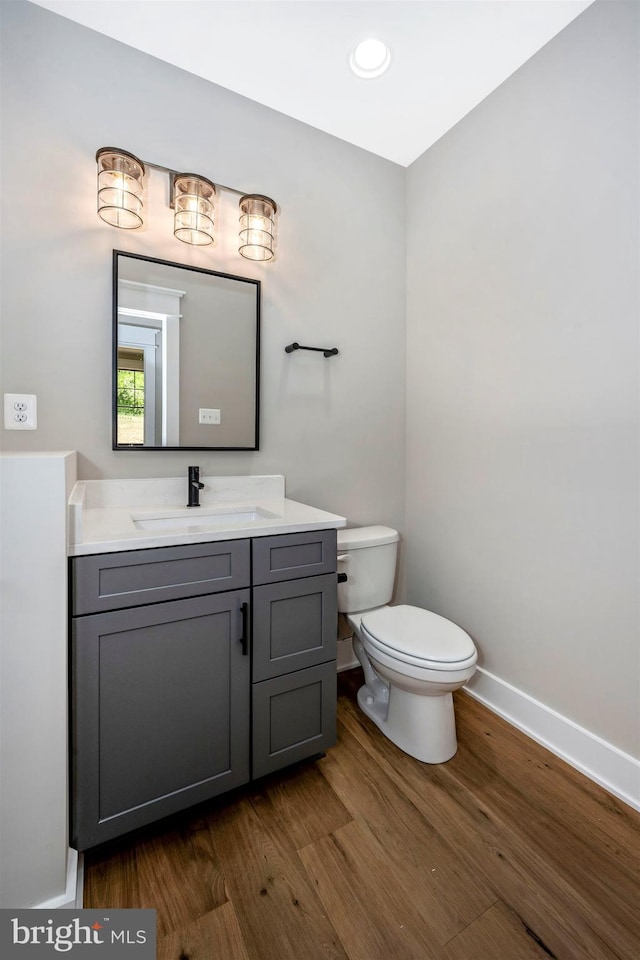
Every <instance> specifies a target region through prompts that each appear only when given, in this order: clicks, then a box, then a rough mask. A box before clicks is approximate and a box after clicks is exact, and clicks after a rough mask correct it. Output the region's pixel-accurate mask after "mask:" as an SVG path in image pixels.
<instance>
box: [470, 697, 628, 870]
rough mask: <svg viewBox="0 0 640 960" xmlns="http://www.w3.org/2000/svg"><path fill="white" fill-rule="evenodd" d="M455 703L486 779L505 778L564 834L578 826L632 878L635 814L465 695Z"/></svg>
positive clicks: (586, 839)
mask: <svg viewBox="0 0 640 960" xmlns="http://www.w3.org/2000/svg"><path fill="white" fill-rule="evenodd" d="M454 699H455V708H456V720H457V726H458V731H459V734H460V740H461V743H462V745H463V747H472V746H473V747H475V750H476V752H477V753H480V754H481V755H482V758H483V762H484V764H485V766H486V767H487V772H488V776H491V777H493V776H494V775H495V774H500V775H501V776H504V775H507V776H508V777H509V778H510V779H511V781H512V782H514V783H518V784H520V785H521V786H522V787H523V793H524V794H525V796H529V797H530V798H531V802H532V804H535V808H536V809H538V808H540V807H544V809H546V810H553V811H554V813H555V816H556V818H557V819H558V820H559V821H560V822H562V823H563V824H564V826H565V827H566V828H567V829H568V830H569V831H575V826H576V823H580V831H581V836H582V838H583V839H584V840H585V841H587V842H588V843H590V844H593V845H594V847H597V849H598V850H602V852H603V853H606V851H607V850H608V851H609V852H610V854H611V857H612V858H613V859H615V860H616V861H618V862H619V863H620V864H625V865H626V866H627V867H628V869H629V870H631V871H632V872H637V869H638V859H639V851H640V814H638V813H637V812H636V811H634V810H632V809H631V808H630V807H629V806H628V805H627V804H625V803H623V802H622V801H621V800H618V798H617V797H614V796H613V795H612V794H610V793H608V792H607V791H606V790H604V789H603V788H602V787H600V786H599V785H598V784H597V783H594V782H593V780H589V778H588V777H585V776H584V775H583V774H581V773H580V772H579V771H578V770H575V769H574V768H573V767H572V766H570V765H569V764H568V763H566V762H565V761H564V760H561V759H560V757H557V756H555V754H553V753H551V752H550V751H549V750H547V749H545V748H544V747H543V746H542V745H541V744H539V743H536V741H535V740H532V739H531V738H530V737H527V736H526V735H525V734H523V733H522V732H521V731H520V730H518V729H517V728H516V727H514V726H513V725H512V724H510V723H507V721H506V720H503V719H502V717H499V716H498V715H497V714H495V713H492V712H491V711H490V710H488V709H487V708H486V707H484V706H483V705H482V704H480V703H479V702H478V701H477V700H474V699H473V698H472V697H471V696H470V695H469V694H467V693H465V691H464V690H461V691H459V692H458V693H456V694H455V697H454ZM507 760H508V762H506V761H507ZM559 800H561V802H559Z"/></svg>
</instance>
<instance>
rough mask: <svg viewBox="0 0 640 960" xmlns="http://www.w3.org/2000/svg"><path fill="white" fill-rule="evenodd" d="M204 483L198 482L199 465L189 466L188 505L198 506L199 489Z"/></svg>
mask: <svg viewBox="0 0 640 960" xmlns="http://www.w3.org/2000/svg"><path fill="white" fill-rule="evenodd" d="M203 489H204V483H201V482H200V467H189V503H188V504H187V506H188V507H199V506H200V491H201V490H203Z"/></svg>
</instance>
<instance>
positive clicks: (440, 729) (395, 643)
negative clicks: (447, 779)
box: [338, 527, 478, 763]
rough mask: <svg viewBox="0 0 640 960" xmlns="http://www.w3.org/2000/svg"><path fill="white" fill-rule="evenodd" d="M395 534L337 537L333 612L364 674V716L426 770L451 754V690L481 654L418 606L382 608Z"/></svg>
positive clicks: (343, 533) (383, 530) (365, 530)
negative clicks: (339, 579)
mask: <svg viewBox="0 0 640 960" xmlns="http://www.w3.org/2000/svg"><path fill="white" fill-rule="evenodd" d="M398 539H399V537H398V533H397V531H396V530H392V529H391V528H390V527H359V528H353V529H348V530H338V572H339V573H346V574H347V580H346V582H344V583H340V584H339V585H338V610H339V611H340V612H341V613H344V614H346V617H347V620H348V622H349V625H350V626H351V627H352V629H353V631H354V637H353V649H354V652H355V655H356V657H357V658H358V660H359V661H360V664H361V665H362V669H363V670H364V678H365V684H364V686H363V687H361V688H360V690H359V691H358V704H359V706H360V708H361V709H362V711H363V712H364V713H366V715H367V716H368V717H370V718H371V720H373V722H374V723H375V724H377V725H378V727H380V729H381V730H382V732H383V733H384V734H385V736H387V737H388V738H389V740H391V741H392V742H393V743H395V744H396V746H398V747H400V749H401V750H404V752H405V753H408V754H409V755H410V756H412V757H415V758H416V759H417V760H422V761H423V762H424V763H444V761H445V760H450V759H451V757H452V756H453V755H454V754H455V752H456V750H457V747H458V744H457V740H456V723H455V716H454V712H453V697H452V695H451V694H452V691H453V690H457V689H458V688H459V687H461V686H462V685H463V684H465V683H466V682H467V680H470V679H471V677H472V676H473V674H474V673H475V670H476V661H477V659H478V654H477V651H476V648H475V646H474V644H473V640H472V639H471V637H470V636H469V635H468V634H467V633H465V632H464V630H462V629H461V628H460V627H458V626H456V624H455V623H452V622H451V621H450V620H446V619H445V618H444V617H440V616H438V615H437V614H435V613H430V612H429V611H428V610H422V609H421V608H420V607H410V606H406V605H400V606H397V607H389V606H387V604H388V602H389V600H390V599H391V595H392V593H393V582H394V577H395V570H396V555H397V551H398Z"/></svg>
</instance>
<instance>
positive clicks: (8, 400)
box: [4, 393, 38, 430]
mask: <svg viewBox="0 0 640 960" xmlns="http://www.w3.org/2000/svg"><path fill="white" fill-rule="evenodd" d="M37 413H38V405H37V398H36V395H35V394H34V393H5V395H4V428H5V430H35V429H36V428H37V425H38V416H37Z"/></svg>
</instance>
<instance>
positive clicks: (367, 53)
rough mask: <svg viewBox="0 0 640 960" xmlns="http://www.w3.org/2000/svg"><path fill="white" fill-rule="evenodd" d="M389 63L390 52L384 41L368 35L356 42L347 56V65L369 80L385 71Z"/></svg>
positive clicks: (357, 74) (359, 75)
mask: <svg viewBox="0 0 640 960" xmlns="http://www.w3.org/2000/svg"><path fill="white" fill-rule="evenodd" d="M390 63H391V53H390V52H389V48H388V46H387V45H386V43H383V42H382V40H375V39H374V38H373V37H370V38H369V39H368V40H361V41H360V43H356V45H355V47H354V48H353V50H352V51H351V56H350V57H349V66H350V67H351V69H352V70H353V72H354V73H355V74H356V76H358V77H364V79H365V80H371V79H373V77H379V76H380V75H381V74H382V73H384V72H385V70H386V69H387V67H388V66H389V64H390Z"/></svg>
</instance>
